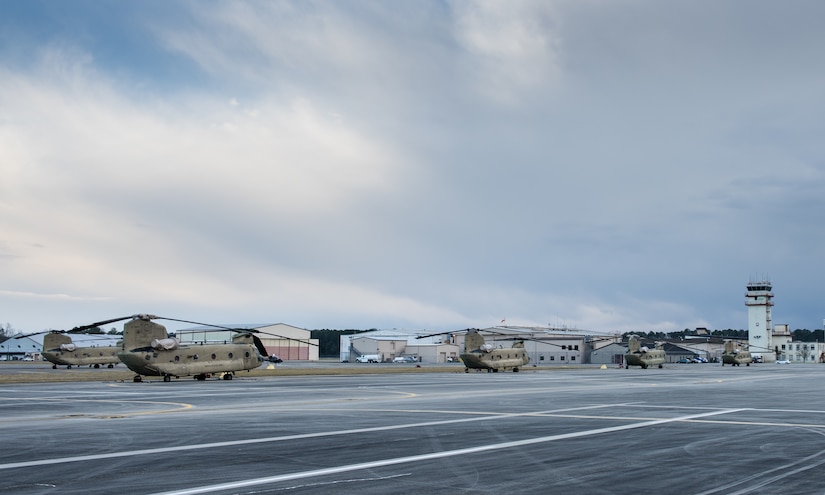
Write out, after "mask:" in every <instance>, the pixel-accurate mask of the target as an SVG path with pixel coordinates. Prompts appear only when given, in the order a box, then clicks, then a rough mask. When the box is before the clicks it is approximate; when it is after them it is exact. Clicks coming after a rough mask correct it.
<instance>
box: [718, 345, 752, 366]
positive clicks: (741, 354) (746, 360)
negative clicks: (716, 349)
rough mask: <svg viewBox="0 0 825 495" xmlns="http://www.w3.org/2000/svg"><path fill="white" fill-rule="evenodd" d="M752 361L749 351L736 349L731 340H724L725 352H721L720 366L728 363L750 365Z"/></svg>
mask: <svg viewBox="0 0 825 495" xmlns="http://www.w3.org/2000/svg"><path fill="white" fill-rule="evenodd" d="M752 362H753V356H751V353H750V352H749V351H745V350H742V349H737V348H736V347H734V343H733V341H730V340H728V341H727V342H725V352H723V353H722V366H724V365H726V364H729V365H731V366H741V365H743V364H744V365H745V366H750V365H751V363H752Z"/></svg>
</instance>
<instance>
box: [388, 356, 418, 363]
mask: <svg viewBox="0 0 825 495" xmlns="http://www.w3.org/2000/svg"><path fill="white" fill-rule="evenodd" d="M392 362H393V363H417V362H418V360H417V359H415V358H414V357H412V356H398V357H397V358H395V359H393V360H392Z"/></svg>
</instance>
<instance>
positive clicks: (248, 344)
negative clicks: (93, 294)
mask: <svg viewBox="0 0 825 495" xmlns="http://www.w3.org/2000/svg"><path fill="white" fill-rule="evenodd" d="M122 320H131V321H129V322H127V323H126V324H124V325H123V349H122V350H121V351H120V352H119V353H118V358H120V360H121V361H122V362H123V364H125V365H126V367H128V368H129V369H130V370H132V371H134V372H135V373H136V375H135V377H134V381H135V382H141V381H143V377H144V376H161V377H163V381H165V382H168V381H171V380H172V377H175V378H180V377H181V376H193V377H194V378H195V379H196V380H206V379H207V378H209V377H211V376H213V375H214V376H217V375H222V376H223V379H224V380H231V379H232V378H233V377H234V374H235V372H236V371H243V370H247V371H248V370H252V369H255V368H258V367H260V366H261V364H263V362H264V356H266V355H267V351H266V347H264V345H263V343H262V342H261V340H260V339H259V338H258V337H257V336H256V335H254V334H255V333H263V332H259V331H258V330H255V329H252V328H243V329H239V328H228V327H222V326H219V325H210V324H207V323H198V322H195V321H188V320H178V319H175V318H165V317H161V316H154V315H146V314H140V315H133V316H126V317H122V318H115V319H113V320H108V321H106V322H101V324H105V323H112V322H116V321H122ZM152 320H168V321H177V322H182V323H191V324H194V325H203V326H207V327H214V328H216V329H220V330H223V331H231V332H236V333H237V335H235V336H234V337H233V338H232V341H231V342H224V343H203V344H181V343H180V342H179V341H178V340H177V339H176V338H174V337H170V336H169V334H168V333H167V332H166V327H165V326H163V325H160V324H158V323H155V322H153V321H152ZM272 335H274V334H272ZM276 336H277V335H276ZM277 337H280V336H277ZM282 338H283V337H282ZM310 344H311V342H310Z"/></svg>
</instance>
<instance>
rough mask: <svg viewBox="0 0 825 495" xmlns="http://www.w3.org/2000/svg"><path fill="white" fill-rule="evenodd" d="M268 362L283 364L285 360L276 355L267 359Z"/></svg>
mask: <svg viewBox="0 0 825 495" xmlns="http://www.w3.org/2000/svg"><path fill="white" fill-rule="evenodd" d="M266 360H267V361H269V362H270V363H283V362H284V360H283V359H281V358H279V357H278V356H277V355H275V354H273V355H271V356H269V357H268V358H266Z"/></svg>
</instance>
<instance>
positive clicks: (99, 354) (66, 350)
mask: <svg viewBox="0 0 825 495" xmlns="http://www.w3.org/2000/svg"><path fill="white" fill-rule="evenodd" d="M101 324H103V323H101ZM96 326H98V325H97V324H92V325H84V326H81V327H75V328H73V329H71V330H48V331H46V332H38V333H45V335H44V336H43V351H42V352H41V353H40V355H41V356H43V359H45V360H46V361H49V362H50V363H52V369H57V367H58V366H65V367H66V369H71V368H72V366H93V367H95V368H100V367H101V366H103V365H105V366H107V367H109V368H113V367H114V366H115V365H116V364H118V363H119V362H120V359H118V357H117V353H118V352H120V345H119V344H118V345H111V344H107V345H88V342H85V343H84V345H80V343H79V342H74V341H72V338H71V337H70V336H69V335H70V334H74V335H77V334H81V333H84V332H85V331H86V330H89V329H91V328H94V327H96ZM38 333H34V334H28V335H21V336H18V337H15V338H18V339H19V338H23V337H30V336H32V335H37V334H38Z"/></svg>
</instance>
